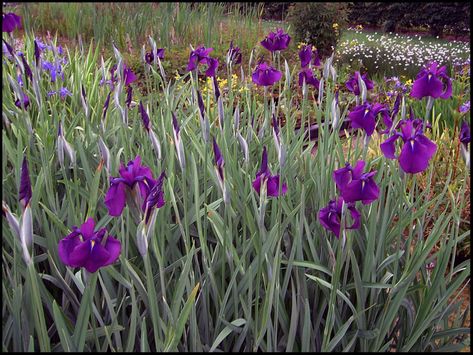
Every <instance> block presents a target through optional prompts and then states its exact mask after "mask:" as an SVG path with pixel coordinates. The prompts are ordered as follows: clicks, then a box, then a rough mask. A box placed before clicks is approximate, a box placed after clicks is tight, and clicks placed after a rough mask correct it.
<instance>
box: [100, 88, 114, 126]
mask: <svg viewBox="0 0 473 355" xmlns="http://www.w3.org/2000/svg"><path fill="white" fill-rule="evenodd" d="M111 93H112V92H111V91H110V92H109V93H108V95H107V99H106V100H105V103H104V104H103V109H102V119H105V116H106V115H107V110H108V106H109V105H110V94H111Z"/></svg>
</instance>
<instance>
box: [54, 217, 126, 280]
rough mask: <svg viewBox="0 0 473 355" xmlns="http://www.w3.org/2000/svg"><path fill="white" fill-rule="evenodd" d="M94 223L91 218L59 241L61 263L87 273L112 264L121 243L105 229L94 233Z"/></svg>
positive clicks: (117, 255)
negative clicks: (82, 268)
mask: <svg viewBox="0 0 473 355" xmlns="http://www.w3.org/2000/svg"><path fill="white" fill-rule="evenodd" d="M94 228H95V222H94V220H93V218H92V217H89V218H88V219H87V221H86V222H85V223H84V224H82V225H81V226H80V228H77V227H76V226H74V227H72V232H71V233H70V234H69V235H68V236H66V237H64V238H63V239H62V240H60V241H59V246H58V253H59V258H60V259H61V261H62V262H63V263H64V264H65V265H67V266H70V267H84V268H85V269H86V270H87V271H88V272H90V273H93V272H96V271H97V270H98V269H99V268H101V267H104V266H108V265H110V264H113V263H114V262H115V261H116V260H117V259H118V257H119V256H120V252H121V247H122V245H121V243H120V241H119V240H118V239H116V238H115V237H113V236H111V235H107V236H106V237H105V234H106V233H107V229H106V228H101V229H100V230H98V231H94Z"/></svg>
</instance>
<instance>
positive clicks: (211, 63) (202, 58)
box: [187, 46, 218, 77]
mask: <svg viewBox="0 0 473 355" xmlns="http://www.w3.org/2000/svg"><path fill="white" fill-rule="evenodd" d="M211 51H213V48H205V47H204V46H201V47H198V48H197V49H196V50H194V51H191V54H190V56H189V63H188V64H187V71H193V70H195V69H196V68H197V66H198V65H199V64H200V63H202V64H207V70H206V72H205V75H206V76H208V77H214V76H215V72H216V70H217V68H218V60H217V59H215V58H211V57H210V56H209V53H210V52H211Z"/></svg>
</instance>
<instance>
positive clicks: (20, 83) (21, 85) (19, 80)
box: [16, 73, 24, 88]
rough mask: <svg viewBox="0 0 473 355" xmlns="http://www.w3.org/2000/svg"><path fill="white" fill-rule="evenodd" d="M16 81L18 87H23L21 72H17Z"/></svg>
mask: <svg viewBox="0 0 473 355" xmlns="http://www.w3.org/2000/svg"><path fill="white" fill-rule="evenodd" d="M16 81H18V85H20V87H21V88H22V87H23V85H24V84H23V79H22V78H21V73H18V75H17V76H16Z"/></svg>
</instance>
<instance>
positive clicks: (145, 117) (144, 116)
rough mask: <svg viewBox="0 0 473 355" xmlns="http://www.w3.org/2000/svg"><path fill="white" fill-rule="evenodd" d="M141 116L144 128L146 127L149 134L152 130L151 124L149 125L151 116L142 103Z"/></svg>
mask: <svg viewBox="0 0 473 355" xmlns="http://www.w3.org/2000/svg"><path fill="white" fill-rule="evenodd" d="M139 110H140V114H141V119H142V120H143V126H145V129H146V131H147V132H149V129H150V124H149V116H148V113H147V112H146V110H145V108H144V106H143V103H142V102H141V101H140V107H139Z"/></svg>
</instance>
